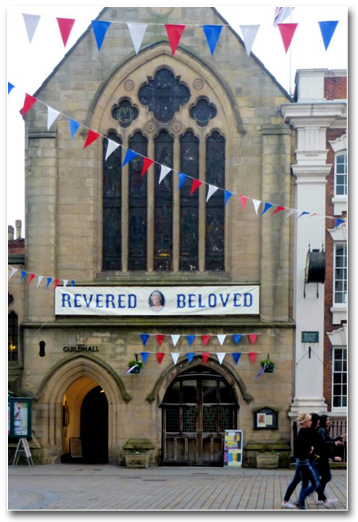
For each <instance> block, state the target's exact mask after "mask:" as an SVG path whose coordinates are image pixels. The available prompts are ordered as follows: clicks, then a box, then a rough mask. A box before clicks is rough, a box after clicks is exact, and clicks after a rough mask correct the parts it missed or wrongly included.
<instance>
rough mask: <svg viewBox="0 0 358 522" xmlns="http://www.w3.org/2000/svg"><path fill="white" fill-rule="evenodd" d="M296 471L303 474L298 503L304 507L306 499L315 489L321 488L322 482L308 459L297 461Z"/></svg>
mask: <svg viewBox="0 0 358 522" xmlns="http://www.w3.org/2000/svg"><path fill="white" fill-rule="evenodd" d="M296 469H298V470H299V472H300V474H301V484H302V485H301V491H300V494H299V497H298V502H299V503H300V504H301V505H302V506H304V505H305V501H306V497H308V495H310V494H311V493H312V492H313V491H314V490H315V489H317V488H318V487H319V486H320V480H319V476H318V473H317V469H316V467H315V466H314V465H313V466H312V462H310V461H309V460H308V459H307V460H306V459H305V460H300V459H296Z"/></svg>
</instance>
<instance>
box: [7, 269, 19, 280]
mask: <svg viewBox="0 0 358 522" xmlns="http://www.w3.org/2000/svg"><path fill="white" fill-rule="evenodd" d="M17 271H18V268H14V267H12V268H11V274H10V275H9V281H10V279H11V278H12V276H13V275H14V274H16V272H17Z"/></svg>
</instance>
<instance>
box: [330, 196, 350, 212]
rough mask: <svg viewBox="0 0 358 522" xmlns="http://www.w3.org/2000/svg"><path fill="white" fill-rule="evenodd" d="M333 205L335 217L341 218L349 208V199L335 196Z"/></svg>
mask: <svg viewBox="0 0 358 522" xmlns="http://www.w3.org/2000/svg"><path fill="white" fill-rule="evenodd" d="M332 203H333V206H334V211H333V213H334V215H335V216H341V215H342V214H343V212H347V207H348V198H347V196H334V197H333V198H332Z"/></svg>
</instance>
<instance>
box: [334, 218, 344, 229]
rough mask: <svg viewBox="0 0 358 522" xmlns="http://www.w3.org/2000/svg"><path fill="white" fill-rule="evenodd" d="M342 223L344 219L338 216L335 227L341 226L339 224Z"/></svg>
mask: <svg viewBox="0 0 358 522" xmlns="http://www.w3.org/2000/svg"><path fill="white" fill-rule="evenodd" d="M342 223H344V219H339V218H338V219H337V221H336V226H335V228H337V227H339V225H341V224H342Z"/></svg>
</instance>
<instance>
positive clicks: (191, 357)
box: [185, 353, 195, 363]
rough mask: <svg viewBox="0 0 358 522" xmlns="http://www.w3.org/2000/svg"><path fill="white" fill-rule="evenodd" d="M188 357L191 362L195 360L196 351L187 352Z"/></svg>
mask: <svg viewBox="0 0 358 522" xmlns="http://www.w3.org/2000/svg"><path fill="white" fill-rule="evenodd" d="M185 355H186V356H187V358H188V361H189V362H190V363H191V362H193V359H194V356H195V353H187V354H185Z"/></svg>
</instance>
